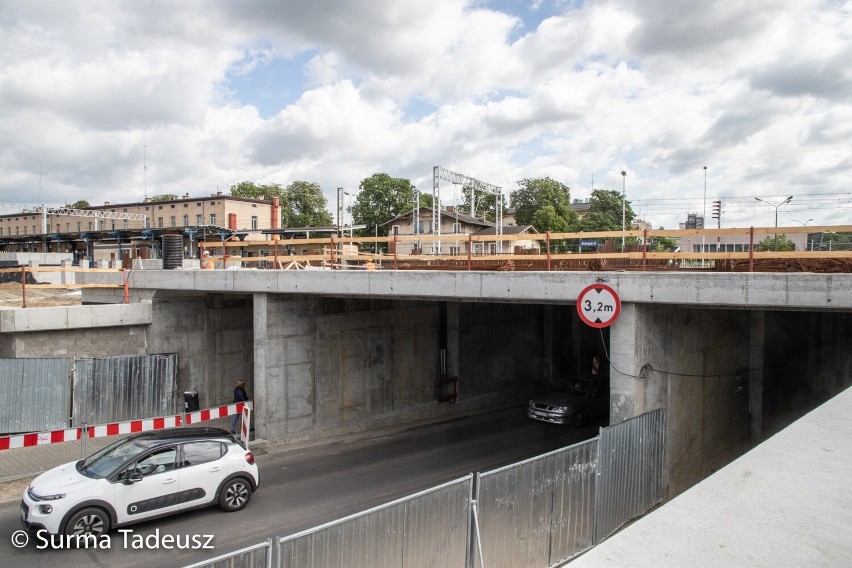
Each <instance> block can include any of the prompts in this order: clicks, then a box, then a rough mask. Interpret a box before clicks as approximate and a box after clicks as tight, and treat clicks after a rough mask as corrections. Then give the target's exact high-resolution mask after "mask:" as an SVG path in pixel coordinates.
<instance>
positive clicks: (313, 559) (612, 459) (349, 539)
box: [191, 409, 666, 568]
mask: <svg viewBox="0 0 852 568" xmlns="http://www.w3.org/2000/svg"><path fill="white" fill-rule="evenodd" d="M665 420H666V413H665V410H662V409H661V410H655V411H653V412H649V413H647V414H643V415H642V416H638V417H636V418H633V419H630V420H627V421H625V422H622V423H621V424H616V425H613V426H609V427H606V428H602V429H601V431H600V435H599V436H598V437H596V438H593V439H591V440H587V441H586V442H582V443H579V444H576V445H573V446H570V447H567V448H563V449H561V450H557V451H554V452H550V453H548V454H544V455H542V456H538V457H535V458H532V459H529V460H526V461H523V462H519V463H516V464H512V465H509V466H506V467H502V468H499V469H496V470H493V471H489V472H486V473H482V474H472V475H470V476H467V477H464V478H461V479H458V480H456V481H451V482H449V483H445V484H443V485H440V486H438V487H435V488H432V489H429V490H427V491H422V492H420V493H417V494H415V495H411V496H410V497H405V498H403V499H399V500H396V501H393V502H392V503H388V504H386V505H382V506H380V507H376V508H374V509H370V510H369V511H365V512H363V513H359V514H356V515H352V516H349V517H346V518H343V519H339V520H337V521H334V522H331V523H328V524H325V525H322V526H319V527H316V528H314V529H310V530H307V531H303V532H300V533H298V534H294V535H291V536H286V537H279V538H278V539H277V546H276V547H275V550H276V553H275V555H276V558H275V559H271V560H270V559H269V557H268V556H267V557H264V558H265V559H267V560H269V566H270V567H271V566H272V565H273V564H274V565H275V566H278V567H279V568H290V567H298V568H331V567H338V566H349V567H352V568H359V567H364V568H375V567H388V568H396V567H399V566H417V567H418V568H419V567H429V566H434V567H442V568H443V567H453V566H458V567H465V568H484V567H488V568H491V567H503V566H505V567H512V568H516V567H521V566H530V567H542V568H543V567H548V566H557V565H561V564H564V563H565V562H566V561H568V560H570V559H571V558H572V557H574V556H576V555H577V554H579V553H581V552H583V551H584V550H587V549H589V548H591V547H593V546H594V545H595V544H597V543H599V542H600V541H602V540H604V539H605V538H606V537H607V536H609V535H610V534H612V532H613V531H614V530H615V529H617V528H618V527H620V526H621V525H623V524H624V523H626V522H627V521H629V520H631V519H633V518H636V517H638V516H640V515H642V514H644V513H645V512H647V511H648V510H649V509H651V508H652V507H653V506H655V505H656V504H658V503H659V502H660V501H661V500H662V497H663V494H662V491H663V487H665V480H664V477H665V471H664V469H663V468H664V463H665V461H664V457H665V455H664V453H665ZM258 546H261V545H258ZM245 555H246V552H245V549H244V550H240V551H236V552H233V553H231V554H229V555H223V556H220V557H217V558H216V559H214V560H210V561H208V562H205V563H199V564H193V565H192V567H191V568H198V567H201V566H222V567H231V566H254V565H258V566H259V564H250V563H248V562H249V560H247V559H246V557H245ZM228 562H230V563H228Z"/></svg>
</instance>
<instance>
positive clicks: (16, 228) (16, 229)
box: [15, 227, 19, 235]
mask: <svg viewBox="0 0 852 568" xmlns="http://www.w3.org/2000/svg"><path fill="white" fill-rule="evenodd" d="M15 234H16V235H17V234H19V233H18V227H15Z"/></svg>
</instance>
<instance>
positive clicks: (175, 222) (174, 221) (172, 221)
mask: <svg viewBox="0 0 852 568" xmlns="http://www.w3.org/2000/svg"><path fill="white" fill-rule="evenodd" d="M169 221H170V222H171V225H170V226H171V227H177V219H176V218H175V216H174V215H172V216H171V217H169Z"/></svg>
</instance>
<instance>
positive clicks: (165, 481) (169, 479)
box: [163, 477, 176, 485]
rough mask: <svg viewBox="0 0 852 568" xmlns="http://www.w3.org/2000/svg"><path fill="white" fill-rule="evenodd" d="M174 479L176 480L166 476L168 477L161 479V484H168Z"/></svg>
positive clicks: (174, 479)
mask: <svg viewBox="0 0 852 568" xmlns="http://www.w3.org/2000/svg"><path fill="white" fill-rule="evenodd" d="M175 481H176V478H174V477H168V478H166V479H164V480H163V485H168V484H169V483H174V482H175Z"/></svg>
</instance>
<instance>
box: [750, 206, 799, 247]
mask: <svg viewBox="0 0 852 568" xmlns="http://www.w3.org/2000/svg"><path fill="white" fill-rule="evenodd" d="M755 199H756V200H758V201H761V202H763V203H766V204H767V205H769V206H771V207H774V208H775V251H776V252H777V251H778V208H779V207H781V206H782V205H784V204H785V203H790V201H792V200H793V196H792V195H791V196H790V197H788V198H787V199H785V200H784V201H782V202H781V203H771V202H769V201H766V200H765V199H761V198H759V197H755Z"/></svg>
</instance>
